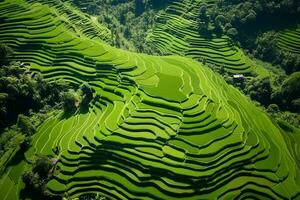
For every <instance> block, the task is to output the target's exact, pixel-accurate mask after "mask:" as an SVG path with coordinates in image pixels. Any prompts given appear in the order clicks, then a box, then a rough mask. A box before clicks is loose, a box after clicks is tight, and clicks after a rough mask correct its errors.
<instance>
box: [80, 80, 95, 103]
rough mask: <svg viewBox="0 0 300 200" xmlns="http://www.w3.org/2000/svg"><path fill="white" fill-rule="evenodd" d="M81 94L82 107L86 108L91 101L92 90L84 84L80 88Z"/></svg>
mask: <svg viewBox="0 0 300 200" xmlns="http://www.w3.org/2000/svg"><path fill="white" fill-rule="evenodd" d="M80 89H81V93H82V102H81V104H82V106H88V105H89V103H90V102H91V101H92V100H93V89H92V88H91V86H90V85H89V84H88V83H84V84H83V85H82V86H81V87H80Z"/></svg>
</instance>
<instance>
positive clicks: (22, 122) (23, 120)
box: [17, 114, 35, 135]
mask: <svg viewBox="0 0 300 200" xmlns="http://www.w3.org/2000/svg"><path fill="white" fill-rule="evenodd" d="M17 125H18V127H19V128H20V130H21V132H22V133H24V134H25V135H33V134H34V132H35V127H34V126H33V124H32V122H31V119H30V118H29V117H27V116H25V115H23V114H19V116H18V120H17Z"/></svg>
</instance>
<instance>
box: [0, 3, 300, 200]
mask: <svg viewBox="0 0 300 200" xmlns="http://www.w3.org/2000/svg"><path fill="white" fill-rule="evenodd" d="M41 2H42V1H41ZM47 2H48V1H47ZM55 2H56V1H53V3H55ZM57 2H58V3H57V4H55V6H53V5H54V4H51V3H49V2H48V4H47V5H46V4H40V3H33V2H25V1H22V0H17V1H16V0H6V1H2V2H0V10H1V18H0V21H1V23H0V42H4V43H6V44H8V45H9V46H11V47H13V48H14V50H15V51H16V55H15V56H14V58H12V59H16V60H21V61H23V62H28V63H30V64H31V70H32V71H33V72H35V71H39V72H41V73H42V74H43V76H44V77H45V78H47V79H48V80H52V81H55V80H57V79H64V80H66V81H69V82H71V83H74V84H75V85H79V84H81V83H82V82H88V83H89V84H90V85H92V87H93V88H94V89H95V90H96V94H97V98H95V100H94V101H93V102H92V105H91V107H90V110H89V112H87V113H81V114H78V115H75V116H72V117H70V118H63V117H62V114H60V115H58V116H54V117H51V118H49V119H47V120H46V121H45V122H44V123H43V125H42V126H40V127H39V129H38V132H37V133H36V134H35V136H34V138H33V141H32V147H31V148H30V149H29V150H28V152H26V155H25V156H26V160H27V161H30V160H32V159H33V158H34V156H35V154H46V155H48V154H50V155H54V149H55V148H56V147H57V146H59V147H60V149H61V151H60V154H59V156H58V158H59V162H58V166H59V167H60V170H59V171H57V172H56V175H55V176H54V178H53V179H52V180H51V181H50V182H49V183H48V185H47V187H48V189H49V190H50V192H52V193H54V194H62V195H66V196H68V197H70V198H74V197H78V196H79V195H80V194H82V193H86V192H99V193H100V194H101V195H103V196H106V197H109V198H111V199H249V198H252V199H253V198H254V199H299V197H300V196H299V195H300V187H299V186H300V176H299V175H300V174H299V168H298V165H297V161H296V159H295V158H296V157H297V156H298V155H299V154H298V153H299V151H298V150H297V145H295V149H294V150H293V151H292V150H291V151H289V149H291V148H288V147H287V145H286V143H285V142H284V138H283V136H282V135H281V134H282V133H281V131H280V130H279V129H278V128H277V126H275V125H274V124H273V123H272V121H271V120H270V119H269V118H268V117H267V116H266V115H265V114H264V113H263V112H262V111H261V110H259V109H258V108H256V107H255V106H254V105H253V104H252V103H250V102H249V101H248V100H247V99H246V98H245V97H244V96H243V95H242V94H241V93H240V92H239V91H238V90H236V89H234V88H233V87H232V86H229V85H227V84H226V83H225V81H224V80H223V79H222V78H221V77H220V76H218V75H216V74H214V73H213V72H212V71H211V70H210V69H209V68H207V67H206V66H203V65H201V64H199V63H198V62H196V61H194V60H192V59H189V58H184V57H179V56H165V57H157V56H149V55H145V54H136V53H131V52H127V51H123V50H119V49H116V48H113V47H110V46H109V45H107V44H105V43H104V42H102V41H100V40H98V39H93V38H92V37H93V36H91V35H90V34H89V31H85V30H86V29H82V31H81V34H79V35H78V34H77V32H76V30H77V28H76V27H77V26H78V25H76V24H75V25H74V26H75V31H74V29H72V28H71V27H70V26H71V25H70V24H69V23H71V22H70V21H68V20H66V21H64V20H62V19H61V18H60V15H61V13H60V11H59V10H60V9H63V8H60V6H59V5H61V6H62V5H63V4H59V2H60V1H57ZM70 6H71V5H70ZM78 12H79V11H78ZM68 16H69V15H68ZM71 16H72V15H71ZM87 30H89V29H87ZM216 60H218V59H216ZM230 62H233V61H230ZM237 63H238V62H237ZM240 69H241V68H240ZM247 69H248V68H247ZM245 70H246V68H245ZM246 71H247V70H246ZM26 167H28V166H27V164H26V163H22V164H20V166H16V167H13V168H11V169H10V170H15V171H20V169H23V168H26ZM13 179H14V176H12V175H6V176H5V177H2V179H1V180H0V188H1V197H3V199H4V200H6V199H7V200H8V199H9V200H10V199H17V197H18V194H17V193H18V191H19V188H21V187H22V185H21V184H20V180H19V179H18V177H17V178H15V179H16V180H15V182H13V181H12V180H13ZM2 188H5V190H4V189H3V190H2Z"/></svg>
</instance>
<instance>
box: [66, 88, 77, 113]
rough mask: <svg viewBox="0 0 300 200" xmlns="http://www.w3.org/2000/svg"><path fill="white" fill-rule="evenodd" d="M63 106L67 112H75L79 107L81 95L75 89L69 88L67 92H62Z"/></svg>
mask: <svg viewBox="0 0 300 200" xmlns="http://www.w3.org/2000/svg"><path fill="white" fill-rule="evenodd" d="M62 99H63V107H64V111H65V113H73V112H74V111H75V110H76V109H77V108H79V106H80V103H81V97H80V95H79V94H78V93H77V92H75V91H74V90H73V89H69V90H68V91H67V92H64V93H63V94H62Z"/></svg>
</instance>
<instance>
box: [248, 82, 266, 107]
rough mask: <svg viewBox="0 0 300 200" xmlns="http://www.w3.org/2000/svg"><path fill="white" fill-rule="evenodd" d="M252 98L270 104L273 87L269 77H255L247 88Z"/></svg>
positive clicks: (263, 103)
mask: <svg viewBox="0 0 300 200" xmlns="http://www.w3.org/2000/svg"><path fill="white" fill-rule="evenodd" d="M247 90H248V93H249V94H250V97H251V99H253V100H256V101H258V102H260V103H261V104H262V105H264V106H267V105H269V104H270V100H271V94H272V87H271V83H270V78H269V77H264V78H262V79H254V80H253V81H252V82H251V83H250V84H249V86H248V88H247Z"/></svg>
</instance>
